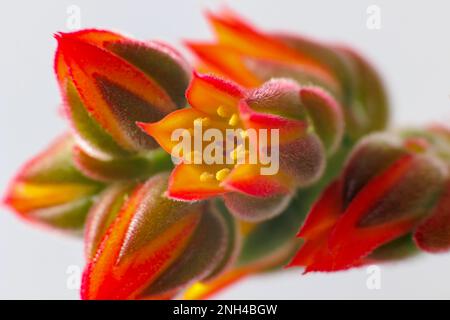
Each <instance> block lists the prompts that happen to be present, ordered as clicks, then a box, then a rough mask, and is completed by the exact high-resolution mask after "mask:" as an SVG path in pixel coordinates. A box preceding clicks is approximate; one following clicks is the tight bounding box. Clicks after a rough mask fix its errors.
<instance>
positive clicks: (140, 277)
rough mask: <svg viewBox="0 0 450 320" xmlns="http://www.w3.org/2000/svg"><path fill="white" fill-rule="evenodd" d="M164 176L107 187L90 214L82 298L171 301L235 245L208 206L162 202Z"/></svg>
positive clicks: (222, 262)
mask: <svg viewBox="0 0 450 320" xmlns="http://www.w3.org/2000/svg"><path fill="white" fill-rule="evenodd" d="M166 188H167V176H166V175H165V174H159V175H156V176H154V177H152V178H150V179H149V180H148V181H147V182H145V183H144V184H139V185H137V186H136V187H134V188H130V187H129V186H126V185H121V186H120V185H118V186H112V187H110V189H108V190H106V191H105V193H104V194H103V195H102V196H101V198H100V199H99V200H98V201H97V203H96V206H94V207H93V209H92V211H91V212H90V215H89V220H88V222H89V223H88V226H87V232H86V238H85V239H86V253H87V257H88V265H87V266H86V269H85V271H84V275H83V283H82V292H81V295H82V298H84V299H148V298H161V297H171V296H173V295H175V294H176V293H177V292H178V291H179V290H180V289H182V288H183V287H184V286H186V285H187V284H188V283H190V282H192V281H195V280H200V279H204V278H206V277H210V276H212V275H214V274H215V273H216V272H220V271H221V270H222V268H224V267H225V266H226V265H227V264H228V261H227V260H229V259H232V258H233V256H234V254H233V253H232V252H234V250H235V249H234V248H235V246H236V244H237V242H236V240H235V239H234V237H235V236H236V233H235V232H234V229H233V228H234V224H233V223H232V221H231V220H229V218H226V217H225V216H224V215H223V212H221V211H218V210H216V209H214V208H211V207H209V205H208V204H207V203H195V204H192V203H183V202H175V201H173V200H170V199H167V198H166V197H165V196H164V193H165V192H166Z"/></svg>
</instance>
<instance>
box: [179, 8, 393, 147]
mask: <svg viewBox="0 0 450 320" xmlns="http://www.w3.org/2000/svg"><path fill="white" fill-rule="evenodd" d="M207 19H208V21H209V23H210V24H211V26H212V27H213V29H214V32H215V36H216V38H215V41H213V42H199V41H188V42H187V43H186V45H187V46H188V47H189V48H190V49H191V50H192V51H193V52H194V53H195V54H196V56H197V57H198V58H199V60H200V66H199V68H201V69H202V70H207V71H211V72H214V73H216V74H220V75H223V76H226V77H227V78H230V79H232V80H234V81H236V82H237V83H239V84H241V85H242V86H245V87H257V86H259V85H261V84H262V83H263V82H265V81H267V80H269V79H271V78H272V77H288V78H291V79H294V80H296V81H297V82H299V83H300V84H306V85H309V84H314V85H318V86H320V87H323V88H325V89H327V90H328V91H329V92H331V93H332V94H333V95H334V97H335V98H336V99H337V100H338V101H339V102H340V103H341V104H342V106H343V111H344V115H345V121H346V132H347V134H348V135H349V137H350V138H352V139H356V138H359V137H361V136H362V135H364V134H366V133H369V132H372V131H377V130H381V129H383V128H384V127H385V125H386V122H387V118H388V102H387V98H386V94H385V90H384V87H383V85H382V83H381V80H380V77H379V76H378V74H377V73H376V71H375V70H374V69H373V68H372V66H371V65H370V64H369V63H368V62H366V61H365V60H364V59H363V58H362V57H361V56H360V55H359V54H357V53H355V52H354V51H353V50H351V49H348V48H345V47H342V46H337V45H330V44H325V43H320V42H317V41H313V40H310V39H307V38H304V37H300V36H297V35H291V34H289V35H287V34H270V33H265V32H262V31H260V30H258V29H257V28H255V27H253V26H251V25H250V24H248V23H246V22H245V21H243V19H241V18H240V17H239V16H238V15H236V14H235V13H233V12H231V11H230V10H224V11H222V12H220V13H219V14H214V13H210V12H208V14H207Z"/></svg>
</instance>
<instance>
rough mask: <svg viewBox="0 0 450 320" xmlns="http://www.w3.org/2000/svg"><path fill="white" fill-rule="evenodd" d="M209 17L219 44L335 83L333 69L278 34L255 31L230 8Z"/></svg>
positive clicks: (245, 54)
mask: <svg viewBox="0 0 450 320" xmlns="http://www.w3.org/2000/svg"><path fill="white" fill-rule="evenodd" d="M207 19H208V20H209V22H210V23H211V25H212V26H213V28H214V30H215V33H216V36H217V41H218V42H219V44H221V45H225V46H230V47H233V48H235V49H236V50H238V51H239V52H240V53H241V54H242V56H250V57H254V58H259V59H271V60H276V61H279V62H283V63H291V64H297V65H301V66H302V67H303V68H304V69H305V70H308V71H309V73H311V74H315V75H316V76H317V78H321V79H323V80H324V81H326V82H328V83H335V82H336V80H335V79H334V77H333V76H332V74H331V72H330V71H329V70H327V69H325V68H324V67H323V66H321V65H320V64H319V63H317V62H316V61H314V60H312V59H310V58H308V57H307V56H305V55H303V54H302V53H301V52H299V51H297V50H295V49H293V48H291V47H289V46H288V45H286V44H285V43H283V42H282V41H279V40H278V39H276V38H275V37H273V36H271V35H267V34H264V33H262V32H260V31H258V30H256V29H255V28H254V27H252V26H250V25H249V24H247V23H245V22H244V21H242V20H241V19H240V18H239V17H237V16H236V15H235V14H233V13H231V12H230V11H226V12H222V13H221V14H220V16H219V15H214V14H212V13H210V12H209V13H208V14H207ZM218 57H219V58H220V57H221V55H218Z"/></svg>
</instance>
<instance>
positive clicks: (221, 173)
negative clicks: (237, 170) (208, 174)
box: [216, 168, 230, 181]
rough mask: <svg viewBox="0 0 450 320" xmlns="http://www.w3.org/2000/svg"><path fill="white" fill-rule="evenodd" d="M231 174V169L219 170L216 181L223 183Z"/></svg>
mask: <svg viewBox="0 0 450 320" xmlns="http://www.w3.org/2000/svg"><path fill="white" fill-rule="evenodd" d="M229 173H230V169H228V168H224V169H222V170H219V171H217V172H216V179H217V180H218V181H223V180H224V179H225V178H226V177H227V175H228V174H229Z"/></svg>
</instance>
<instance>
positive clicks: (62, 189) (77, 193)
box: [4, 135, 103, 231]
mask: <svg viewBox="0 0 450 320" xmlns="http://www.w3.org/2000/svg"><path fill="white" fill-rule="evenodd" d="M73 146H74V143H73V139H71V138H70V137H69V135H64V136H62V137H60V138H58V139H57V140H56V141H55V142H54V143H53V144H52V145H50V146H49V147H48V148H47V149H46V150H45V151H43V152H41V153H40V154H39V155H37V156H36V157H34V158H33V159H32V160H31V161H29V162H28V163H27V164H25V166H24V167H23V168H22V169H21V170H20V172H19V173H18V174H17V176H16V177H15V179H14V180H13V181H12V182H11V184H10V186H9V189H8V191H7V193H6V196H5V199H4V202H5V203H6V204H7V205H8V206H10V207H11V208H12V209H14V210H15V211H16V212H17V213H18V214H19V215H20V217H22V218H24V219H26V220H29V221H32V222H36V223H39V224H43V225H47V226H50V227H53V228H56V229H61V230H67V231H79V230H80V229H81V228H82V227H83V225H84V221H85V217H86V214H87V212H88V210H89V208H90V206H91V205H92V202H93V197H94V196H95V195H96V194H97V193H98V192H99V191H100V190H101V189H102V188H103V185H102V184H101V183H99V182H96V181H93V180H91V179H89V178H87V177H85V176H84V175H83V174H81V173H80V172H79V171H78V170H77V169H76V168H75V166H74V163H73V159H72V148H73Z"/></svg>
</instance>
